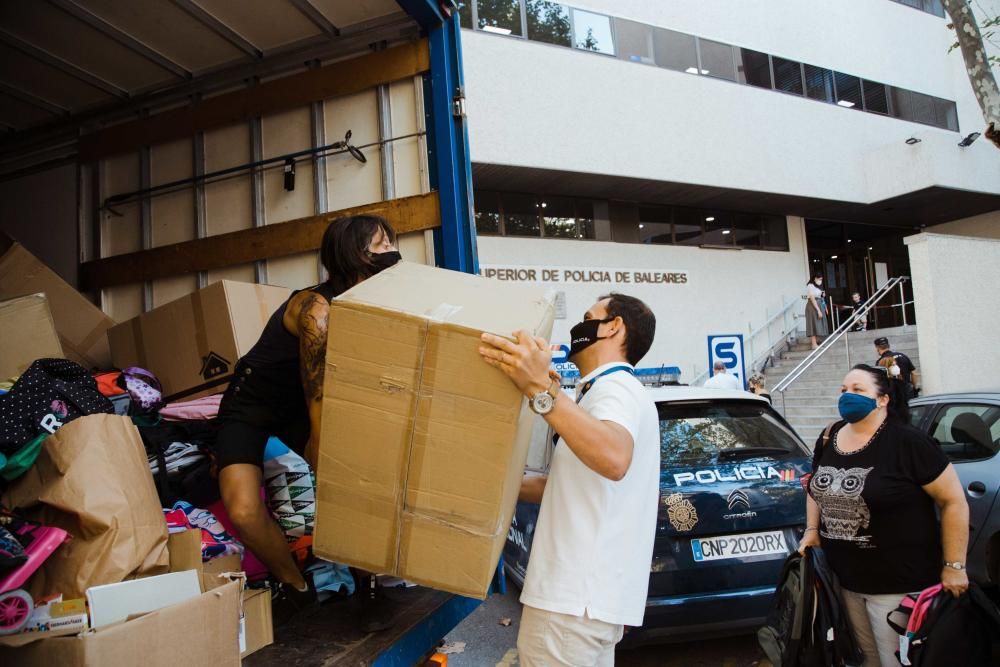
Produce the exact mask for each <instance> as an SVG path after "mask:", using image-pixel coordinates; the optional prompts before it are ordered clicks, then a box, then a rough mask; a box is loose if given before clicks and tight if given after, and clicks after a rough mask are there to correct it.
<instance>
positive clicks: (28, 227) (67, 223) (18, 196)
mask: <svg viewBox="0 0 1000 667" xmlns="http://www.w3.org/2000/svg"><path fill="white" fill-rule="evenodd" d="M76 188H77V183H76V165H75V164H67V165H63V166H61V167H56V168H55V169H51V170H49V171H43V172H39V173H37V174H31V175H30V176H23V177H21V178H17V179H14V180H10V181H3V182H0V230H2V231H3V232H4V233H5V234H7V235H8V236H10V237H12V238H13V239H14V240H15V241H20V242H21V244H22V245H24V247H25V248H27V249H28V250H29V251H31V253H32V254H34V255H35V256H36V257H38V258H39V259H40V260H42V261H43V262H45V264H47V265H48V266H49V267H50V268H51V269H52V270H53V271H55V272H56V273H58V274H59V275H60V276H61V277H62V278H63V280H65V281H67V282H68V283H70V284H71V285H74V286H75V285H76V279H77V264H78V262H79V258H78V249H79V244H78V242H77V234H78V230H77V226H76Z"/></svg>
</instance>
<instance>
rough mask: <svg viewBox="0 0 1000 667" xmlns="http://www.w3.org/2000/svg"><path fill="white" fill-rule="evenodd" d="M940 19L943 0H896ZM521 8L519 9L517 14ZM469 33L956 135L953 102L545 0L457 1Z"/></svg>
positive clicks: (942, 10) (956, 114) (956, 122)
mask: <svg viewBox="0 0 1000 667" xmlns="http://www.w3.org/2000/svg"><path fill="white" fill-rule="evenodd" d="M896 2H901V3H902V4H906V5H908V6H911V7H916V8H917V9H922V10H923V11H927V12H931V13H935V14H938V15H939V16H943V12H944V9H943V8H942V6H941V2H940V0H896ZM522 9H523V11H522ZM459 16H460V23H461V25H462V26H463V27H466V28H468V27H469V26H471V25H473V24H475V25H476V26H477V29H479V30H483V31H487V32H493V33H498V34H503V35H511V36H514V37H522V36H523V35H524V34H525V33H526V34H527V37H528V39H530V40H532V41H538V42H545V43H547V44H556V45H559V46H572V47H574V48H577V49H581V50H585V51H593V52H594V53H601V54H605V55H611V56H617V57H618V58H619V59H621V60H627V61H630V62H638V63H644V64H647V65H649V64H655V65H656V66H658V67H663V68H665V69H671V70H675V71H679V72H687V73H690V74H701V75H704V76H711V77H717V78H720V79H726V80H728V81H733V80H735V81H738V82H740V83H745V84H748V85H751V86H755V87H758V88H770V89H773V90H779V91H781V92H785V93H790V94H792V95H805V96H806V97H808V98H810V99H814V100H819V101H821V102H827V103H829V104H837V105H840V106H842V107H846V108H849V109H856V110H858V111H867V112H870V113H877V114H881V115H890V116H893V117H895V118H901V119H903V120H910V121H913V122H917V123H926V124H928V125H933V126H935V127H940V128H944V129H948V130H952V131H954V132H958V113H957V109H956V106H955V103H954V102H952V101H951V100H945V99H941V98H936V97H932V96H930V95H924V94H922V93H917V92H914V91H909V90H904V89H901V88H895V87H893V86H888V85H886V84H883V83H878V82H875V81H868V80H862V79H861V78H859V77H857V76H854V75H852V74H845V73H843V72H834V71H831V70H829V69H825V68H823V67H817V66H816V65H807V64H803V63H799V62H796V61H794V60H789V59H787V58H781V57H778V56H774V55H769V54H767V53H763V52H761V51H754V50H752V49H744V48H736V47H732V46H730V45H728V44H725V43H722V42H717V41H714V40H710V39H704V38H698V37H695V36H694V35H688V34H685V33H681V32H677V31H674V30H667V29H666V28H658V27H654V26H650V25H646V24H643V23H638V22H635V21H628V20H625V19H620V18H613V17H610V16H605V15H603V14H598V13H595V12H592V11H586V10H583V9H576V8H574V7H569V6H567V5H564V4H562V3H559V2H551V1H550V0H460V2H459Z"/></svg>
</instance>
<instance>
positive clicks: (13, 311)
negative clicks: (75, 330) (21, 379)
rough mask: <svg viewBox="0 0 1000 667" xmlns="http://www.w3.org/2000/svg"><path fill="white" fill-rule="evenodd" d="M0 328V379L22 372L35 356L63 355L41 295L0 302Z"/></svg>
mask: <svg viewBox="0 0 1000 667" xmlns="http://www.w3.org/2000/svg"><path fill="white" fill-rule="evenodd" d="M0 331H3V345H0V380H6V379H7V378H10V377H14V376H18V375H21V374H23V373H24V371H26V370H27V369H28V366H30V365H31V364H32V362H34V361H35V360H36V359H44V358H46V357H55V358H61V357H62V356H63V349H62V345H61V344H60V343H59V334H57V333H56V326H55V323H54V322H53V321H52V312H51V311H50V310H49V304H48V300H47V299H46V298H45V295H44V294H30V295H27V296H22V297H17V298H15V299H10V300H8V301H0Z"/></svg>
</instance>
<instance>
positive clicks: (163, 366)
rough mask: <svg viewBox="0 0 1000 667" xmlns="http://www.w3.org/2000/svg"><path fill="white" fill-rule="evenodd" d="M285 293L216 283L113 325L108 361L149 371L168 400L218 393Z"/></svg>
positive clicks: (268, 287) (270, 288) (270, 287)
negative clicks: (110, 359)
mask: <svg viewBox="0 0 1000 667" xmlns="http://www.w3.org/2000/svg"><path fill="white" fill-rule="evenodd" d="M289 294H291V290H289V289H287V288H284V287H275V286H273V285H254V284H252V283H241V282H236V281H232V280H220V281H218V282H216V283H212V284H211V285H209V286H208V287H206V288H204V289H201V290H198V291H197V292H193V293H191V294H189V295H187V296H185V297H182V298H180V299H177V300H175V301H171V302H170V303H167V304H164V305H162V306H160V307H159V308H154V309H153V310H151V311H149V312H148V313H144V314H142V315H139V316H138V317H134V318H132V319H131V320H128V321H127V322H123V323H121V324H119V325H117V326H115V327H113V328H112V329H111V330H109V331H108V339H109V341H110V342H111V358H112V360H113V361H114V365H115V366H117V367H118V368H127V367H129V366H140V367H142V368H145V369H147V370H150V371H152V372H153V374H154V375H156V377H157V379H159V381H160V384H161V385H162V387H163V396H164V398H166V399H167V400H168V401H170V400H180V399H191V398H197V397H199V396H207V395H208V394H215V393H218V392H221V391H223V390H225V388H226V385H227V384H228V383H229V380H230V378H232V376H233V368H234V367H235V365H236V361H237V360H238V359H239V358H240V357H242V356H243V355H244V354H246V353H247V352H249V351H250V348H251V347H253V345H254V343H256V342H257V339H258V338H259V337H260V333H261V331H263V330H264V325H265V324H267V320H268V319H269V318H270V317H271V314H272V313H274V311H275V310H277V309H278V307H279V306H280V305H281V304H282V303H284V301H285V299H287V298H288V296H289Z"/></svg>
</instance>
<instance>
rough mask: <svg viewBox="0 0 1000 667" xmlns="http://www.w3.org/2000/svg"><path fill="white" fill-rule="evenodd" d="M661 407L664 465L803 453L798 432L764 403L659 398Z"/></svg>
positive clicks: (661, 446) (661, 447)
mask: <svg viewBox="0 0 1000 667" xmlns="http://www.w3.org/2000/svg"><path fill="white" fill-rule="evenodd" d="M657 408H658V410H659V413H660V458H661V461H662V465H663V466H664V467H671V466H675V465H685V464H694V463H708V462H715V461H718V460H727V459H728V460H733V459H736V458H747V457H753V456H770V457H774V458H782V457H784V456H788V455H792V454H794V455H802V454H804V452H803V450H802V448H801V446H800V444H799V441H798V439H797V438H796V437H795V435H794V434H793V433H792V432H791V431H790V430H789V429H788V427H787V426H785V425H784V424H782V423H781V421H780V420H779V419H778V418H777V417H776V416H775V414H774V413H773V412H772V411H771V409H770V408H769V407H767V406H765V405H758V404H755V403H750V402H746V401H743V402H740V401H733V402H729V403H720V402H699V403H681V404H677V403H660V404H659V405H658V406H657ZM744 454H745V456H744Z"/></svg>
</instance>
